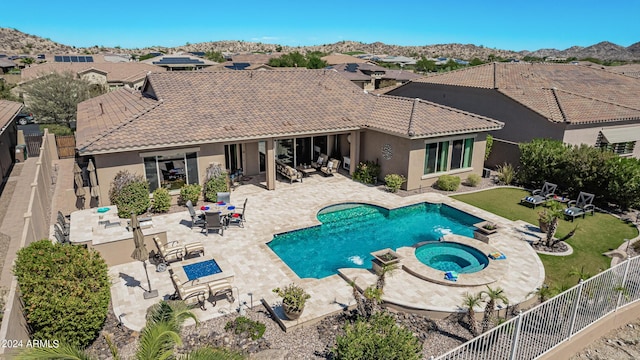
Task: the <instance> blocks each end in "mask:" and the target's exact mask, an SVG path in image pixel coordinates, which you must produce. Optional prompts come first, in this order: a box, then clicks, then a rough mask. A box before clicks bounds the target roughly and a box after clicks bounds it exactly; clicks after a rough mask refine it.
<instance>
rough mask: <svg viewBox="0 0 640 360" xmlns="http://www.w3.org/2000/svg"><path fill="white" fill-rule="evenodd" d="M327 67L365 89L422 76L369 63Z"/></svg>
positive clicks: (387, 85) (370, 89)
mask: <svg viewBox="0 0 640 360" xmlns="http://www.w3.org/2000/svg"><path fill="white" fill-rule="evenodd" d="M329 68H331V69H335V70H336V71H338V73H340V75H342V76H344V77H346V78H347V79H349V80H351V82H353V83H354V84H356V85H358V86H359V87H360V88H362V89H364V90H367V91H372V90H375V89H380V88H385V87H389V86H397V85H401V84H404V83H406V82H408V81H410V80H415V79H419V78H421V77H423V75H419V74H416V73H413V72H411V71H404V70H391V69H387V68H384V67H382V66H378V65H375V64H370V63H347V64H337V65H332V66H330V67H329Z"/></svg>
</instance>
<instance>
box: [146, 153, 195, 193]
mask: <svg viewBox="0 0 640 360" xmlns="http://www.w3.org/2000/svg"><path fill="white" fill-rule="evenodd" d="M144 172H145V176H146V179H147V181H148V182H149V191H151V192H153V191H154V190H155V189H157V188H159V187H161V186H162V187H164V188H166V189H167V190H178V189H180V188H181V187H182V186H183V185H185V184H197V183H198V157H197V155H196V153H194V152H192V153H177V154H172V155H158V156H148V157H145V158H144Z"/></svg>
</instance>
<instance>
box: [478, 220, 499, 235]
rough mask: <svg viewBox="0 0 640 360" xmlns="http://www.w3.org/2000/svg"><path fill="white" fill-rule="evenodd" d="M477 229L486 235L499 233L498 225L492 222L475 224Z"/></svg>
mask: <svg viewBox="0 0 640 360" xmlns="http://www.w3.org/2000/svg"><path fill="white" fill-rule="evenodd" d="M473 226H475V227H476V229H477V231H479V232H481V233H482V234H484V235H491V234H493V233H495V232H496V231H498V225H497V224H496V223H494V222H491V221H483V222H479V223H477V224H473Z"/></svg>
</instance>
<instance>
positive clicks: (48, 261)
mask: <svg viewBox="0 0 640 360" xmlns="http://www.w3.org/2000/svg"><path fill="white" fill-rule="evenodd" d="M13 271H14V274H15V276H16V277H17V279H18V284H19V285H20V290H21V291H22V300H23V302H24V312H25V318H26V319H27V322H28V324H29V326H30V328H31V337H32V338H33V339H48V340H53V339H58V340H60V341H62V342H65V343H68V344H72V345H75V346H79V347H85V346H87V345H88V344H89V343H90V342H91V341H92V340H93V339H95V338H96V336H97V335H98V333H99V331H100V330H101V329H102V325H103V324H104V321H105V319H106V317H107V310H108V306H109V298H110V285H111V283H110V281H109V277H108V275H107V265H106V263H105V262H104V260H103V259H102V258H101V257H100V254H99V253H98V252H96V251H94V250H88V249H85V248H84V247H82V246H73V245H61V244H54V243H52V242H51V241H50V240H47V239H44V240H40V241H36V242H34V243H32V244H30V245H29V246H27V247H25V248H22V249H21V250H20V251H18V254H17V259H16V262H15V266H14V269H13Z"/></svg>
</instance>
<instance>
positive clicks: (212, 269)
mask: <svg viewBox="0 0 640 360" xmlns="http://www.w3.org/2000/svg"><path fill="white" fill-rule="evenodd" d="M182 268H183V269H184V272H185V274H187V279H189V281H191V280H195V279H198V278H201V277H203V276H209V275H213V274H217V273H221V272H222V270H221V269H220V266H218V263H217V262H216V261H215V260H213V259H211V260H206V261H201V262H198V263H195V264H190V265H184V266H183V267H182Z"/></svg>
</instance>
